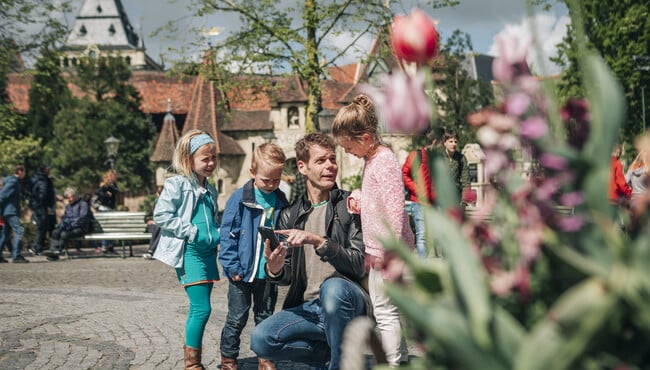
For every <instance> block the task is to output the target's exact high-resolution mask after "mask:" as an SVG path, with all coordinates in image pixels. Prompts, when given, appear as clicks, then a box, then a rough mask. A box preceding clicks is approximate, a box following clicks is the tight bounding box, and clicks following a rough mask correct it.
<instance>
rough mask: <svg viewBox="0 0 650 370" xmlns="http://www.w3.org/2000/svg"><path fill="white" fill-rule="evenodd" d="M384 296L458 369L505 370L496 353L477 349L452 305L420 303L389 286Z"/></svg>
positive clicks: (473, 337) (477, 346)
mask: <svg viewBox="0 0 650 370" xmlns="http://www.w3.org/2000/svg"><path fill="white" fill-rule="evenodd" d="M387 292H388V293H389V294H390V296H391V297H394V302H395V304H396V305H397V306H398V307H399V309H400V310H401V312H402V313H403V314H404V315H405V316H406V317H408V318H409V320H411V321H412V322H413V323H414V324H415V325H416V326H417V327H418V328H419V329H420V330H421V331H422V332H423V333H426V337H427V338H434V339H435V340H436V341H437V342H438V343H439V344H440V345H442V346H443V348H445V353H446V355H447V356H449V357H451V358H452V359H453V360H454V362H456V363H459V364H461V365H462V366H461V368H467V369H481V370H491V369H494V370H497V369H499V370H501V369H506V368H508V367H507V366H506V364H505V363H503V361H502V359H501V358H499V356H498V354H497V353H495V352H494V351H491V350H490V349H489V348H486V346H479V345H478V343H477V341H476V340H475V336H474V335H473V334H472V332H471V328H470V325H471V323H470V322H468V321H467V318H466V317H465V316H463V314H462V310H461V309H460V308H459V307H457V306H456V305H455V304H453V303H451V302H449V301H444V300H439V301H436V302H432V301H430V300H426V299H422V298H421V297H419V296H417V295H413V294H411V292H410V291H407V290H404V289H403V288H402V287H399V286H389V287H388V288H387ZM488 340H489V338H488ZM487 347H492V346H487Z"/></svg>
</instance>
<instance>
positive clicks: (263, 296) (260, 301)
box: [220, 279, 278, 358]
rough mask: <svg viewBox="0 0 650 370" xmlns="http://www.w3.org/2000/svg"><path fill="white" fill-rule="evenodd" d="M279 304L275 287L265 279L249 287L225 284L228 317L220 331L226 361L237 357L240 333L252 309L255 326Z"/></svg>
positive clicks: (255, 281)
mask: <svg viewBox="0 0 650 370" xmlns="http://www.w3.org/2000/svg"><path fill="white" fill-rule="evenodd" d="M277 300H278V286H277V284H274V283H271V282H269V281H267V280H266V279H255V280H254V281H253V282H252V283H247V282H243V281H232V280H229V282H228V315H226V322H225V324H224V326H223V330H222V331H221V347H220V349H221V354H222V355H224V356H225V357H228V358H237V357H239V345H240V342H241V338H240V337H241V333H242V331H243V330H244V327H245V326H246V322H247V321H248V312H249V311H250V308H251V302H252V305H253V319H254V320H255V325H259V324H260V323H261V322H262V321H263V320H265V319H266V318H268V317H269V316H271V315H273V311H274V310H275V303H276V302H277Z"/></svg>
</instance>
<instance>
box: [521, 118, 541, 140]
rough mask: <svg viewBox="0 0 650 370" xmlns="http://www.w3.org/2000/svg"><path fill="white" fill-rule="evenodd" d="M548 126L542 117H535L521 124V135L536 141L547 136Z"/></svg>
mask: <svg viewBox="0 0 650 370" xmlns="http://www.w3.org/2000/svg"><path fill="white" fill-rule="evenodd" d="M547 132H548V126H547V125H546V121H544V119H543V118H542V117H539V116H534V117H530V118H528V119H527V120H525V121H523V122H522V123H521V128H520V130H519V133H520V134H521V136H523V137H524V138H526V139H530V140H536V139H539V138H540V137H542V136H544V135H546V133H547Z"/></svg>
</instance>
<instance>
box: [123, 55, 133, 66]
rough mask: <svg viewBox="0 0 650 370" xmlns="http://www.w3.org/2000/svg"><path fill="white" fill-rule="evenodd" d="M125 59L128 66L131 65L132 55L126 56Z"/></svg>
mask: <svg viewBox="0 0 650 370" xmlns="http://www.w3.org/2000/svg"><path fill="white" fill-rule="evenodd" d="M124 60H125V61H126V65H127V66H130V65H131V57H130V56H127V57H126V58H124Z"/></svg>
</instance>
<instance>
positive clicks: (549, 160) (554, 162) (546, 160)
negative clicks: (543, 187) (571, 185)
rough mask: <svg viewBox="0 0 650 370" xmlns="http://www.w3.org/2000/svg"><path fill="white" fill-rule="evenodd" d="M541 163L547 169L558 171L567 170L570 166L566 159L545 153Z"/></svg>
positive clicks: (540, 160) (541, 157)
mask: <svg viewBox="0 0 650 370" xmlns="http://www.w3.org/2000/svg"><path fill="white" fill-rule="evenodd" d="M539 163H541V164H542V166H544V167H546V168H549V169H552V170H557V171H564V170H566V168H567V165H568V162H567V160H566V159H565V158H563V157H560V156H558V155H555V154H550V153H543V154H542V155H541V156H540V157H539Z"/></svg>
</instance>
